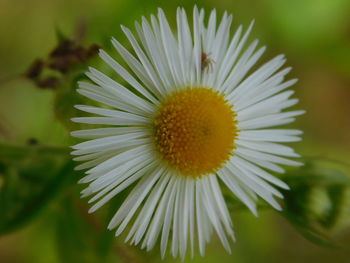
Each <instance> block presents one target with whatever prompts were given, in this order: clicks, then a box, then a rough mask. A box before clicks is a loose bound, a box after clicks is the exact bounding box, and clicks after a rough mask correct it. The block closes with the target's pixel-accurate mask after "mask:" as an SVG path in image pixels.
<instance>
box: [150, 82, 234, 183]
mask: <svg viewBox="0 0 350 263" xmlns="http://www.w3.org/2000/svg"><path fill="white" fill-rule="evenodd" d="M235 117H236V114H235V112H234V111H233V109H232V106H231V105H229V104H228V102H227V101H226V99H225V98H224V97H223V96H222V95H220V94H219V93H218V92H215V91H213V90H212V89H208V88H204V87H198V88H192V89H190V88H188V89H184V90H182V91H177V92H175V93H173V94H171V95H170V96H169V97H168V98H167V99H166V100H165V101H164V102H163V103H162V104H161V106H160V108H159V111H158V113H157V116H156V118H155V121H154V125H155V139H156V145H157V149H158V151H159V152H160V154H161V156H162V157H163V159H165V160H166V161H167V162H168V163H169V164H170V165H171V166H172V167H173V168H175V169H176V170H178V171H179V172H180V173H181V174H182V175H185V176H192V177H198V176H201V175H203V174H208V173H213V172H216V171H217V170H218V169H219V168H221V166H222V165H223V164H224V163H225V162H226V161H227V160H228V159H229V158H230V156H231V154H232V151H233V150H234V148H235V145H234V140H235V136H236V134H237V127H236V126H237V125H236V124H237V121H236V119H235Z"/></svg>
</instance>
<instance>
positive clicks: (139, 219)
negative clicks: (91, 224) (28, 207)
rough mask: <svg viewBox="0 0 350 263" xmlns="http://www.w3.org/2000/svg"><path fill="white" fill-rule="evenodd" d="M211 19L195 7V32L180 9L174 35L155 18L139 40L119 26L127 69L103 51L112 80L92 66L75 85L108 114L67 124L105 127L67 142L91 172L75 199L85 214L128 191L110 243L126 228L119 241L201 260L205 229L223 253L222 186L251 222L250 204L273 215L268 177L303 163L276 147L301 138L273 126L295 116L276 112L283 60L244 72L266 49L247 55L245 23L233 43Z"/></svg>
mask: <svg viewBox="0 0 350 263" xmlns="http://www.w3.org/2000/svg"><path fill="white" fill-rule="evenodd" d="M216 16H217V15H216V11H215V10H213V11H212V12H211V13H210V16H209V21H208V23H207V24H206V23H204V11H203V10H200V11H198V9H197V8H196V7H195V8H194V12H193V29H192V32H191V29H190V26H189V23H188V20H187V16H186V13H185V11H184V10H183V9H181V8H179V9H178V10H177V32H176V33H173V32H172V30H171V28H170V26H169V23H168V21H167V19H166V17H165V15H164V13H163V11H162V10H161V9H159V11H158V16H154V15H152V16H151V18H150V21H148V20H147V19H146V18H144V17H143V18H142V22H141V24H139V23H137V22H136V23H135V25H136V32H137V37H135V35H134V34H133V33H132V32H131V31H130V30H129V29H128V28H126V27H123V26H122V30H123V31H124V33H125V35H126V37H127V39H128V40H129V42H130V45H131V46H132V48H133V51H128V50H127V49H126V48H124V47H123V46H122V45H121V44H120V43H119V42H118V41H117V40H116V39H112V44H113V46H114V47H115V49H116V50H117V51H118V52H119V54H120V55H121V57H122V58H123V59H124V60H125V62H126V64H127V65H128V68H125V67H123V66H121V65H120V64H119V63H118V62H117V61H116V60H114V59H113V58H112V57H111V56H109V55H108V54H107V53H106V52H104V51H103V50H101V51H100V53H99V54H100V57H101V58H102V59H103V60H104V61H105V62H106V63H107V64H108V65H109V66H110V67H111V68H113V70H114V71H115V72H116V74H115V76H111V77H108V76H106V75H105V74H103V73H101V72H100V71H98V70H96V69H94V68H90V71H89V72H87V73H86V75H87V76H88V77H89V78H90V79H91V80H92V82H94V84H92V83H89V82H79V89H78V92H79V93H80V94H82V95H84V96H86V97H88V98H90V99H92V100H94V101H97V102H99V103H101V104H103V105H105V106H107V107H103V108H102V107H92V106H86V105H77V106H76V107H77V108H78V109H79V110H82V111H85V112H88V113H92V114H96V115H99V117H81V118H74V119H73V121H75V122H79V123H85V124H98V125H109V126H113V127H106V128H95V129H87V130H80V131H75V132H73V133H72V135H73V136H75V137H78V138H83V139H88V141H86V142H82V143H79V144H77V145H75V146H73V148H74V149H75V150H74V151H73V152H72V154H73V155H79V156H78V157H76V158H75V160H77V161H83V162H84V163H83V164H81V165H79V166H78V167H77V169H88V170H87V171H86V172H85V173H86V176H85V177H84V178H83V179H82V180H81V181H80V182H81V183H89V185H88V187H87V188H86V189H85V190H84V191H83V192H82V194H83V196H84V197H85V196H91V199H90V200H89V203H94V205H93V206H92V207H91V209H90V212H94V211H96V210H97V209H99V208H100V207H101V206H103V205H104V204H105V203H107V202H108V201H109V200H111V199H112V198H113V197H115V196H116V195H117V194H118V193H120V192H121V191H123V190H124V189H126V188H127V187H129V186H130V187H131V191H130V193H129V195H128V197H127V198H126V200H125V201H124V202H123V204H122V205H121V206H120V207H119V209H118V211H117V212H116V214H115V215H114V216H113V218H112V220H111V221H110V224H109V225H108V228H109V229H115V228H116V235H120V234H121V233H122V232H123V231H124V230H125V229H126V228H128V234H127V237H126V241H128V242H130V243H131V244H139V243H141V246H142V248H146V249H147V250H150V249H152V248H153V247H154V246H155V244H156V242H157V240H160V249H161V254H162V256H163V257H164V255H165V253H166V249H167V246H168V244H170V247H171V253H172V255H173V256H174V257H177V256H180V257H181V258H184V257H185V255H186V251H187V249H188V247H190V250H191V252H192V253H191V254H192V255H193V253H194V252H193V251H194V248H195V247H197V246H198V248H199V251H200V254H201V255H204V250H205V245H206V243H208V242H209V241H210V238H211V236H212V234H213V233H214V232H215V233H216V234H217V236H218V237H219V239H220V240H221V242H222V244H223V246H224V247H225V248H226V250H228V251H230V242H229V239H234V232H233V229H232V222H231V218H230V213H229V211H228V209H227V206H226V204H225V201H224V198H223V194H222V191H221V188H222V187H227V188H228V189H229V190H231V191H232V193H233V194H235V195H236V196H237V198H238V199H240V200H241V201H242V202H243V203H244V204H245V205H246V206H247V207H248V208H249V209H250V210H251V211H252V212H253V213H254V214H255V215H256V214H257V207H256V201H257V200H258V197H260V198H262V199H263V200H265V201H266V202H267V203H269V204H271V205H272V206H273V207H274V208H276V209H278V210H279V209H281V207H280V205H279V203H278V202H277V201H276V200H275V198H274V197H279V198H282V197H283V196H282V194H281V193H280V192H279V191H278V190H277V189H276V188H275V187H277V188H283V189H288V186H287V185H286V184H285V183H284V182H282V181H281V180H280V179H278V178H276V177H274V176H272V175H271V174H270V173H269V171H273V172H279V173H282V172H283V171H284V170H283V168H282V167H281V165H300V163H299V162H296V161H294V160H290V159H289V158H290V157H298V155H297V154H296V153H295V152H294V151H293V149H291V148H290V147H288V146H284V145H281V144H280V143H284V142H294V141H299V140H300V139H299V137H298V135H300V134H301V132H300V131H299V130H292V129H276V128H274V127H275V126H278V125H282V124H287V123H290V122H293V121H294V119H295V117H296V116H297V115H300V114H302V113H303V111H300V110H298V111H288V112H284V111H283V110H284V109H286V108H288V107H290V106H293V105H295V104H296V103H297V102H298V100H297V99H291V98H290V97H291V96H292V95H293V93H294V92H293V91H291V90H288V91H286V89H287V88H289V87H290V86H291V85H293V84H294V83H295V82H296V80H295V79H292V80H288V81H285V75H286V74H287V73H288V72H289V71H290V69H291V68H286V69H283V70H280V68H281V67H282V66H283V64H284V63H285V61H286V60H285V58H284V56H283V55H280V56H277V57H275V58H274V59H272V60H270V61H269V62H267V63H265V64H264V65H263V66H261V67H260V68H258V69H257V70H255V71H253V72H251V71H252V70H251V69H252V67H253V66H254V65H255V64H256V62H257V60H258V59H259V58H260V57H261V55H262V54H263V53H264V50H265V47H262V48H259V49H258V50H256V48H257V45H258V41H257V40H255V41H253V42H252V43H251V44H250V45H249V46H248V47H246V48H245V46H246V42H247V39H248V35H249V33H250V31H251V29H252V26H253V23H252V24H251V25H250V26H249V27H248V29H247V30H246V31H245V32H244V30H243V28H242V26H239V27H238V29H237V31H236V32H235V33H234V35H233V36H232V35H231V32H230V29H231V23H232V16H231V15H228V14H227V13H225V14H224V15H223V17H222V19H221V22H220V23H219V24H218V26H217V18H216ZM137 38H138V39H137ZM112 77H119V80H114V79H112Z"/></svg>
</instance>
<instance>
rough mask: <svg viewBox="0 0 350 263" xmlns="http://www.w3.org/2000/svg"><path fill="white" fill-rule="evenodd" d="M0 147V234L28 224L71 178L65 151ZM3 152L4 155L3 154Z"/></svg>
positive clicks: (69, 164) (70, 164) (52, 148)
mask: <svg viewBox="0 0 350 263" xmlns="http://www.w3.org/2000/svg"><path fill="white" fill-rule="evenodd" d="M3 146H4V147H0V148H1V150H0V163H1V164H2V167H3V169H2V172H1V178H2V181H3V183H2V186H1V188H0V234H4V233H8V232H10V231H14V230H17V229H18V228H20V227H22V226H24V225H26V224H27V223H29V222H31V220H33V219H34V218H35V217H36V216H37V215H38V214H39V213H40V212H41V211H42V210H43V209H44V208H45V207H46V205H47V204H48V203H49V202H50V201H52V200H53V199H54V198H55V197H56V196H57V194H58V193H59V192H60V190H62V189H63V186H64V185H65V184H66V183H68V180H67V179H68V178H69V177H70V176H71V175H72V172H73V167H74V164H73V162H72V161H70V160H69V159H68V158H67V157H68V155H67V149H56V148H54V147H43V146H38V147H36V146H13V145H4V144H3ZM5 149H7V150H8V151H7V152H6V151H5Z"/></svg>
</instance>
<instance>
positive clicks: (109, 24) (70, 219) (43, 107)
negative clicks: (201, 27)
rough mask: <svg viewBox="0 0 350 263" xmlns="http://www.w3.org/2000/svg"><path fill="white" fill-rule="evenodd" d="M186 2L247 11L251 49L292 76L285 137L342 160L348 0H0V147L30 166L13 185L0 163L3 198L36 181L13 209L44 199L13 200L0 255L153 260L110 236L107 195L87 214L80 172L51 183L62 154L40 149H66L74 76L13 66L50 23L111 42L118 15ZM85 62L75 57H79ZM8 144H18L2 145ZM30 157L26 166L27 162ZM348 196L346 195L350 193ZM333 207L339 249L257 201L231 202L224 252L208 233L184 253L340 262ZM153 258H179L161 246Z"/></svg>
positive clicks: (348, 243) (36, 46)
mask: <svg viewBox="0 0 350 263" xmlns="http://www.w3.org/2000/svg"><path fill="white" fill-rule="evenodd" d="M194 4H197V5H198V6H199V7H204V8H205V10H206V13H209V11H210V10H211V9H212V8H216V9H217V10H218V13H219V14H220V15H222V14H223V12H224V11H225V10H227V11H228V12H229V13H232V14H234V23H233V28H236V27H237V26H238V25H239V24H243V25H245V26H247V25H248V24H249V22H250V21H251V20H252V19H256V25H255V27H254V30H253V33H252V34H251V37H250V39H251V40H252V39H253V38H259V39H260V43H261V44H260V45H267V47H268V49H267V52H266V53H265V55H264V56H263V59H262V60H263V61H266V60H267V59H269V58H272V57H273V56H275V55H277V54H280V53H284V54H286V56H287V59H288V62H287V64H288V65H290V66H292V67H293V71H292V73H291V74H290V75H289V77H290V78H292V77H297V78H299V82H298V83H297V84H296V85H295V87H294V89H295V90H296V94H297V97H298V98H300V104H299V105H298V108H302V109H306V110H307V114H305V115H304V116H302V117H301V118H299V120H298V122H297V123H296V124H293V126H294V127H297V128H300V129H302V130H303V131H304V133H305V134H304V136H303V138H304V139H303V142H301V143H298V144H296V145H294V146H295V147H296V148H297V150H298V152H300V153H301V154H303V155H305V156H308V157H310V158H311V157H317V156H318V157H322V158H329V159H333V160H337V161H338V162H349V161H350V158H349V157H350V1H349V0H293V1H291V0H290V1H283V0H234V1H232V0H215V1H214V0H203V1H192V0H187V1H154V0H0V32H1V41H0V141H1V142H2V144H1V145H0V147H3V148H2V149H0V152H1V153H2V154H3V155H6V154H8V153H11V154H12V155H11V156H12V157H13V156H14V157H13V158H14V159H16V158H17V159H16V160H17V161H14V162H12V161H11V164H12V165H14V166H15V167H16V165H17V164H18V163H20V165H21V169H22V168H23V169H24V170H25V172H24V173H28V174H31V175H32V174H35V176H32V177H30V180H29V182H30V183H28V185H27V186H23V187H22V186H21V188H20V187H18V185H19V183H20V182H23V180H22V179H21V178H20V177H18V173H17V172H18V171H17V170H16V169H14V170H13V169H12V168H8V167H7V166H6V165H4V164H1V163H0V191H1V189H2V188H4V185H6V186H7V189H8V188H9V186H8V184H9V183H7V184H6V181H5V178H6V176H9V175H11V171H12V172H13V173H12V174H13V178H17V179H14V180H13V181H12V182H13V189H14V190H13V191H17V192H21V193H22V192H23V193H24V194H23V195H20V194H18V193H15V194H14V196H15V198H14V199H16V198H17V199H18V200H22V199H26V200H29V199H30V198H31V193H33V194H35V193H36V192H40V193H42V195H38V196H35V198H34V199H33V200H34V201H33V202H32V203H29V205H26V206H27V207H24V210H23V211H27V212H28V211H31V208H32V206H33V207H35V208H36V207H37V206H38V205H37V204H38V203H45V206H44V207H45V209H42V210H40V211H39V209H38V212H37V214H35V215H30V216H28V222H29V223H28V224H27V222H24V221H23V220H24V219H23V215H22V214H21V213H19V212H18V211H22V210H21V209H22V208H18V210H16V211H17V212H18V214H19V215H20V217H22V219H20V220H19V221H18V222H19V223H18V226H17V225H16V226H14V227H13V231H12V230H11V231H10V230H8V231H7V230H4V231H2V232H3V235H1V236H0V262H2V263H17V262H18V263H48V262H49V263H51V262H53V263H54V262H140V263H141V262H160V261H161V260H160V259H159V255H157V251H158V247H156V248H155V250H154V251H153V252H152V253H145V252H142V251H141V250H139V249H138V248H134V247H128V246H126V245H124V244H123V243H122V242H121V239H118V240H114V238H113V233H112V234H111V233H109V232H108V231H105V230H104V229H105V226H106V222H103V221H106V220H108V218H109V211H108V210H111V211H113V208H114V209H115V206H117V205H118V204H117V203H116V204H112V205H111V206H110V207H109V208H106V209H105V210H103V209H102V211H101V212H98V213H97V218H96V217H94V216H90V215H86V212H87V209H88V206H87V205H86V204H85V203H86V202H85V200H83V201H79V198H78V195H79V190H80V187H78V186H76V184H75V181H77V180H78V178H79V174H72V176H70V177H69V178H65V180H66V182H65V183H64V185H63V186H62V189H63V190H62V189H61V190H60V191H59V189H57V188H58V186H57V185H58V183H57V182H56V181H55V173H56V171H61V172H62V171H69V170H70V169H71V166H70V164H68V165H66V166H64V165H62V163H64V159H65V158H66V157H57V156H56V155H55V156H54V157H52V158H51V155H50V154H51V152H52V151H53V152H57V155H60V154H62V155H64V156H66V150H65V149H66V148H65V146H67V145H71V143H72V141H71V139H70V138H69V133H68V131H67V129H66V128H67V127H66V126H67V125H68V126H69V124H67V123H65V122H64V121H62V120H63V119H64V118H66V119H67V116H69V114H67V115H65V112H64V111H65V110H68V111H69V109H66V108H65V107H66V106H67V107H68V106H70V104H69V102H70V100H72V101H74V100H76V98H70V97H69V96H71V94H72V90H73V88H74V87H75V84H74V83H75V81H76V79H75V78H74V77H72V76H68V77H62V76H61V75H59V78H62V79H63V80H62V81H61V83H60V85H58V87H56V88H46V89H45V88H38V87H37V85H35V84H34V83H33V82H32V81H30V80H29V79H27V78H25V77H23V74H24V73H25V72H26V71H27V70H28V68H29V67H30V65H31V64H32V62H33V61H34V60H35V59H37V58H43V59H45V58H47V56H48V54H49V53H50V52H51V51H52V50H53V49H54V48H55V47H56V46H57V45H58V41H59V40H58V37H57V35H58V34H57V32H58V31H59V32H60V34H62V35H64V36H66V37H67V38H75V39H79V41H80V42H79V43H80V44H81V45H82V46H85V47H89V46H91V45H93V44H98V45H99V46H101V47H103V48H104V49H106V50H110V49H111V44H110V42H109V40H110V38H111V36H114V37H115V38H117V39H118V40H120V41H121V42H122V43H126V41H125V37H124V35H122V32H121V30H120V27H119V25H120V24H123V25H125V26H128V27H131V28H133V23H134V20H139V21H140V18H141V16H142V15H145V16H149V15H150V14H151V13H155V12H156V10H157V7H162V8H164V10H165V12H166V14H167V15H168V18H169V20H170V21H172V25H175V23H174V21H175V14H176V7H177V6H183V7H185V9H186V10H187V11H188V13H189V14H190V13H192V8H193V5H194ZM90 62H91V63H92V64H94V65H98V66H99V61H98V59H94V58H92V59H90V60H89V63H90ZM89 63H87V64H89ZM85 67H86V65H85V64H84V65H81V68H82V69H83V68H85ZM77 70H80V69H77ZM66 96H68V97H69V98H68V97H66ZM67 101H68V102H67ZM66 102H67V105H66V104H65V103H66ZM72 114H73V115H74V113H72ZM68 129H70V127H69V128H68ZM7 144H13V145H16V147H17V148H15V149H13V148H6V147H5V146H6V145H7ZM28 144H35V145H36V144H39V145H44V147H42V148H40V150H38V151H35V154H37V153H38V152H40V153H43V154H42V155H40V156H39V155H38V156H37V155H35V154H32V151H31V150H30V149H29V150H28V147H29V146H28ZM27 146H28V147H27ZM29 148H30V147H29ZM12 150H13V152H12ZM51 150H52V151H51ZM26 151H28V153H29V154H28V155H26V153H27V152H26ZM46 151H48V154H45V152H46ZM34 155H35V156H34ZM28 156H29V157H28ZM33 156H34V157H33ZM12 157H11V158H12ZM8 158H10V157H8ZM5 159H6V158H5ZM11 160H12V159H11ZM62 160H63V161H62ZM5 163H6V162H5ZM33 163H34V164H35V165H36V167H34V168H33V165H32V164H33ZM1 166H3V167H1ZM11 169H12V170H11ZM18 169H19V168H18ZM30 169H34V170H33V171H34V172H33V171H32V172H31V171H29V172H28V170H30ZM345 169H346V168H345ZM21 171H22V170H21ZM38 171H39V172H38ZM52 174H53V175H52ZM51 179H52V180H51ZM16 180H17V181H16ZM21 180H22V181H21ZM47 180H48V184H49V185H54V187H53V188H50V191H49V192H47V191H46V192H45V190H44V191H42V192H41V188H40V187H41V186H40V182H43V181H44V182H46V181H47ZM16 182H17V183H16ZM25 187H27V188H25ZM24 188H25V189H24ZM348 188H350V187H348ZM52 189H54V190H53V191H52V192H51V190H52ZM315 189H316V190H315ZM315 189H314V190H315V191H316V193H314V195H312V196H316V197H315V198H316V199H317V202H321V204H320V205H321V206H323V205H326V204H325V203H326V202H327V200H326V201H322V200H323V199H322V197H320V198H317V197H318V196H322V193H321V194H320V195H318V194H319V193H318V192H317V189H318V188H317V187H316V188H315ZM55 191H56V192H57V193H58V192H59V194H56V195H54V197H52V199H53V200H51V201H50V202H47V201H43V200H46V199H47V200H49V199H50V198H49V197H48V196H51V195H52V196H53V193H56V192H55ZM321 192H322V191H321ZM345 193H346V194H347V195H349V194H348V192H345ZM346 194H345V195H346ZM6 198H8V197H6ZM6 198H4V197H3V199H0V201H1V200H2V201H3V203H2V204H0V207H1V205H2V207H4V206H5V205H4V204H5V201H6V200H7V199H6ZM21 198H22V199H21ZM45 198H46V199H45ZM11 200H12V199H11ZM72 200H73V201H72ZM347 200H348V201H349V204H350V197H349V196H348V199H347ZM322 202H323V203H322ZM7 204H8V203H7ZM31 205H32V206H31ZM8 206H11V204H8ZM347 207H349V205H348V206H347ZM26 209H27V210H26ZM6 211H11V209H9V210H3V211H1V210H0V213H1V214H2V215H4V213H6ZM77 211H78V212H77ZM13 213H14V214H15V212H13ZM28 213H29V212H28ZM28 213H27V214H28ZM344 213H345V215H346V216H344V215H343V219H342V220H341V221H342V222H341V223H339V224H337V226H336V227H333V228H332V229H329V231H328V234H329V235H330V236H332V238H334V239H335V240H336V241H337V242H338V243H340V244H342V246H344V247H345V248H340V249H338V248H328V247H323V246H317V245H315V244H314V243H312V242H310V241H308V240H306V239H305V238H304V237H303V236H302V235H301V234H300V233H299V232H298V231H297V230H296V229H295V228H294V227H293V226H292V225H291V224H290V223H289V222H288V221H287V220H286V219H285V218H284V217H283V216H281V215H280V214H278V213H277V212H275V211H272V210H270V209H269V210H266V211H265V210H261V211H260V216H259V217H258V218H255V217H254V216H253V215H251V214H250V213H249V212H247V211H245V210H239V209H237V210H235V211H234V212H232V216H233V222H234V226H235V231H236V238H237V242H236V243H235V244H233V253H232V255H229V254H227V253H226V252H225V251H224V249H223V248H222V247H221V245H220V244H219V242H218V240H216V239H215V238H214V239H213V241H212V242H211V244H210V245H209V246H208V249H207V252H206V256H205V257H204V258H201V257H200V256H196V257H195V258H194V260H193V262H236V263H251V262H260V263H263V262H269V263H274V262H276V263H277V262H319V263H323V262H325V263H326V262H327V263H328V262H337V263H342V262H344V263H345V262H349V256H350V252H349V251H350V228H349V227H348V225H349V221H350V212H349V211H348V213H346V211H345V212H344ZM24 215H26V213H24ZM14 216H15V215H14ZM34 216H35V220H34ZM30 217H32V218H30ZM17 220H18V219H17ZM21 220H22V221H21ZM0 223H1V220H0ZM20 226H21V227H20ZM22 226H23V227H22ZM0 232H1V231H0ZM113 240H114V241H113ZM97 241H98V242H97ZM112 241H113V242H112ZM187 261H189V260H186V262H187ZM163 262H180V260H173V259H171V258H170V256H168V257H167V258H166V259H165V261H163Z"/></svg>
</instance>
